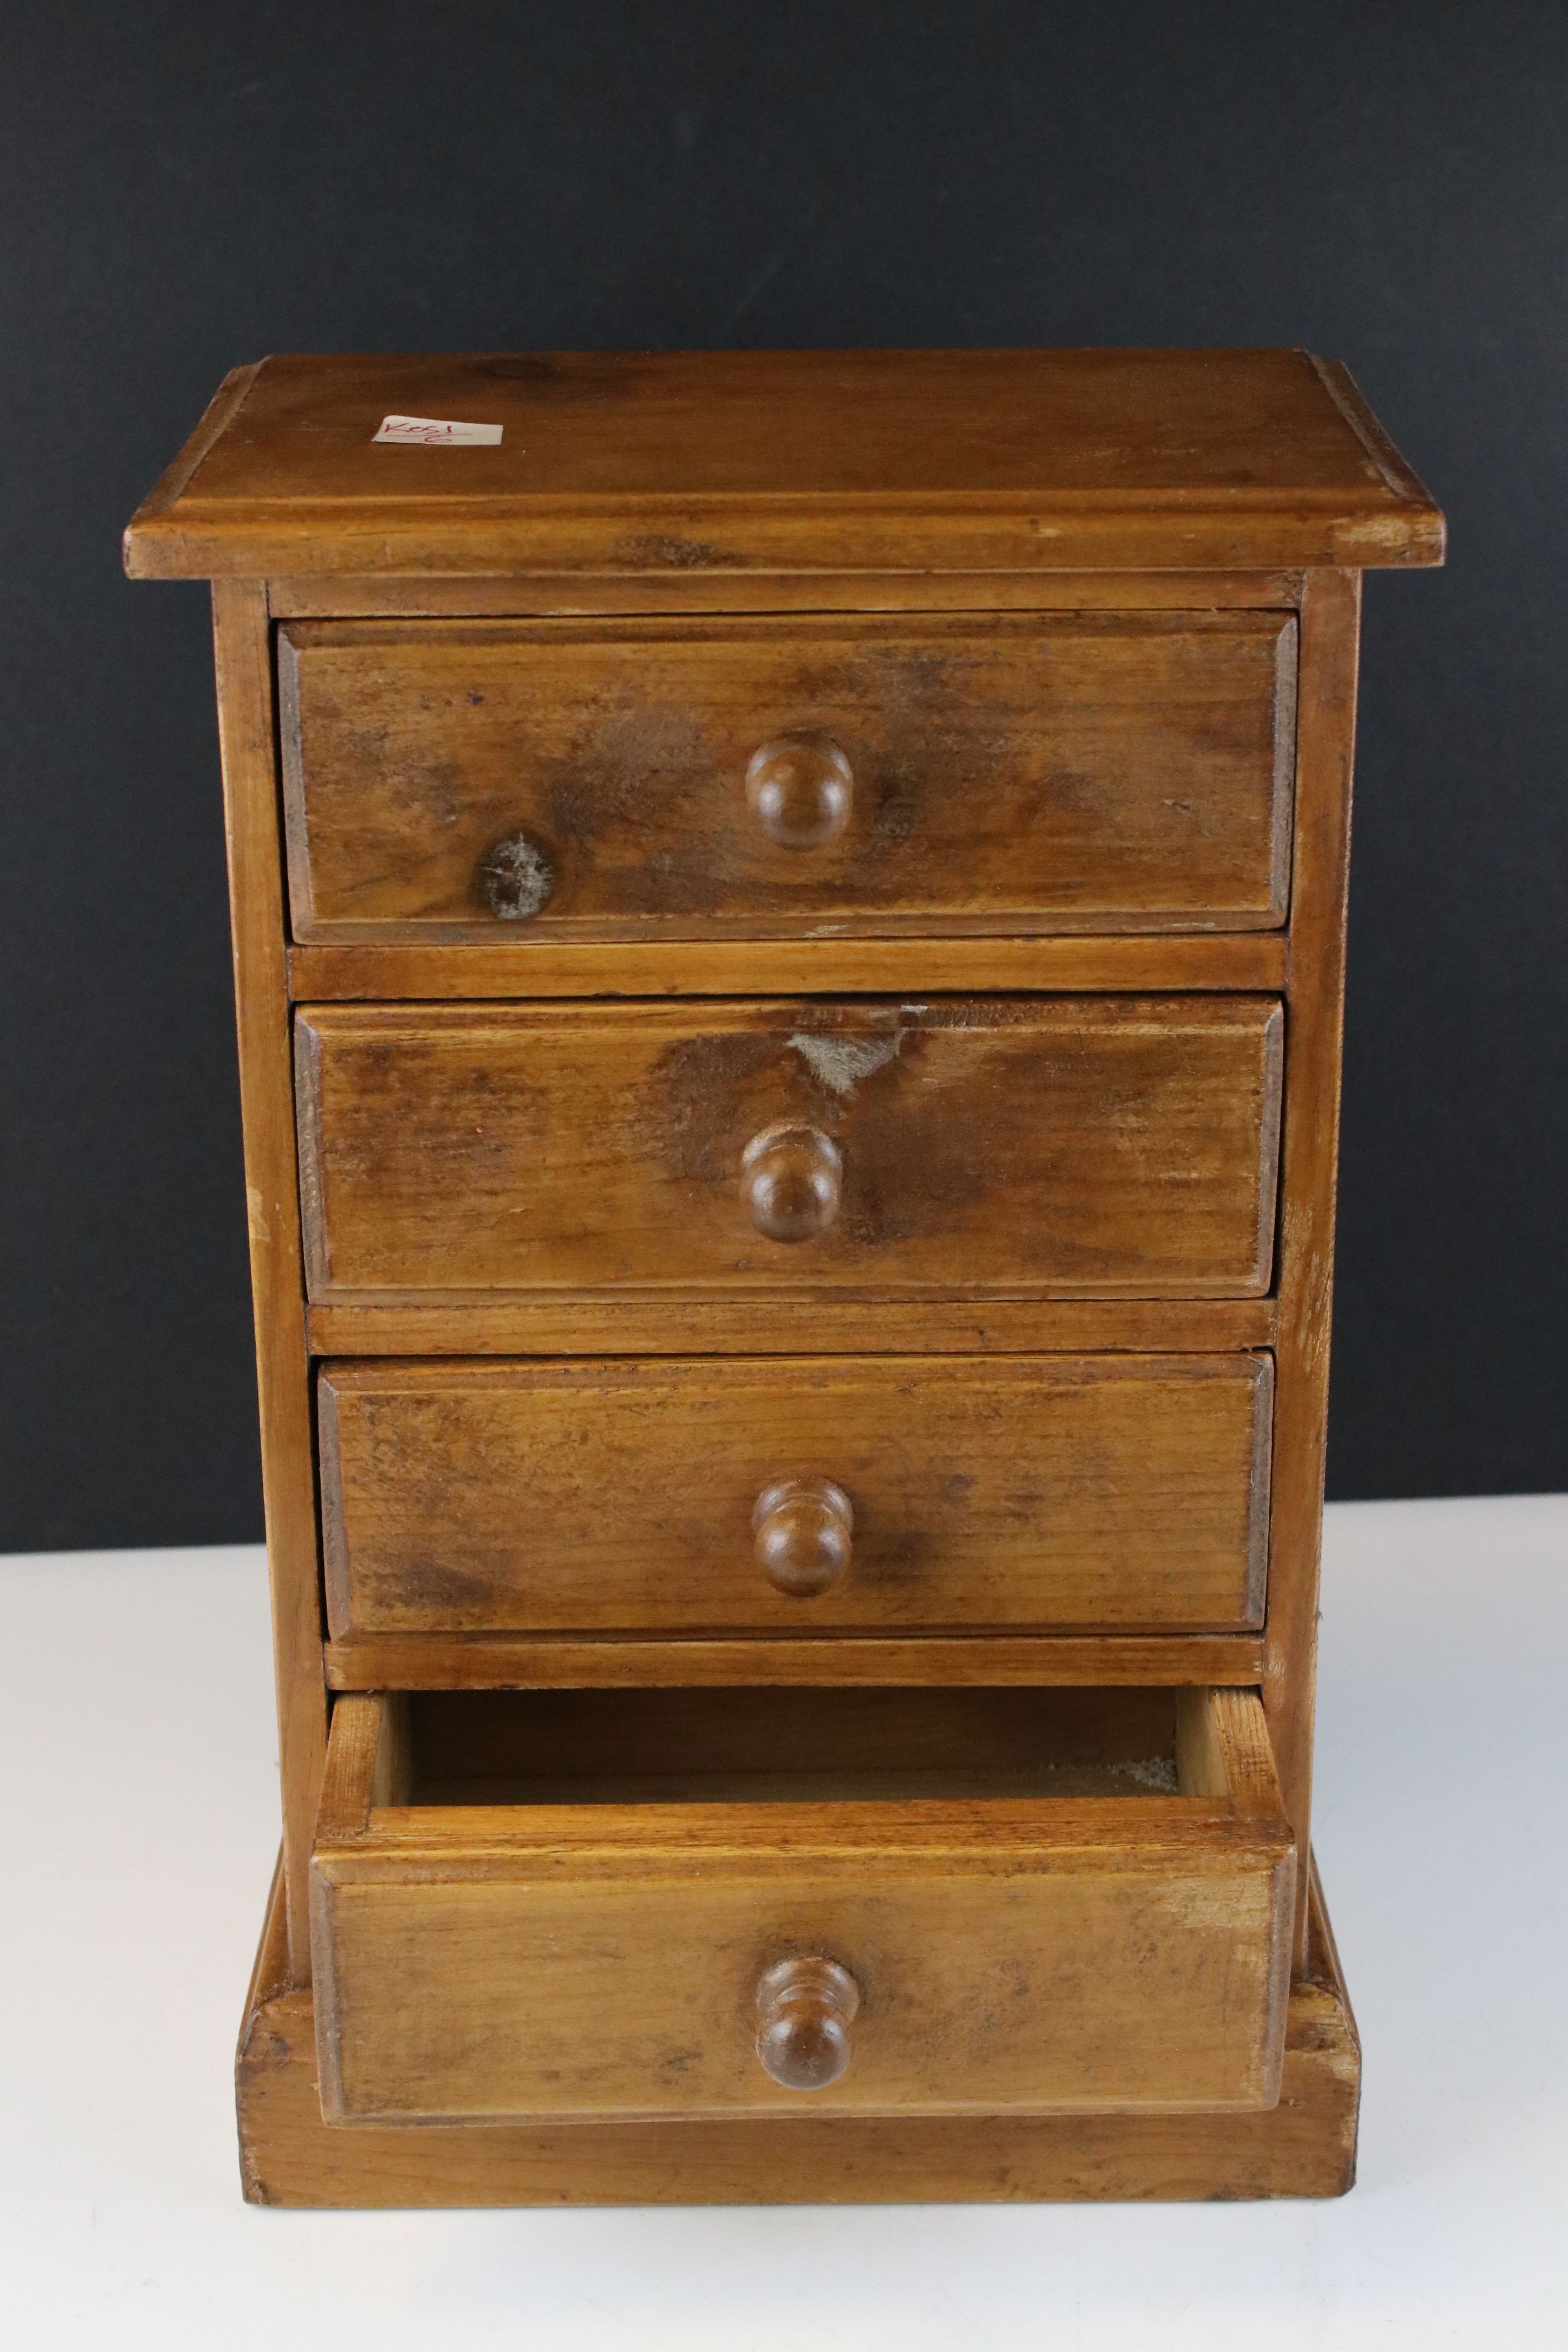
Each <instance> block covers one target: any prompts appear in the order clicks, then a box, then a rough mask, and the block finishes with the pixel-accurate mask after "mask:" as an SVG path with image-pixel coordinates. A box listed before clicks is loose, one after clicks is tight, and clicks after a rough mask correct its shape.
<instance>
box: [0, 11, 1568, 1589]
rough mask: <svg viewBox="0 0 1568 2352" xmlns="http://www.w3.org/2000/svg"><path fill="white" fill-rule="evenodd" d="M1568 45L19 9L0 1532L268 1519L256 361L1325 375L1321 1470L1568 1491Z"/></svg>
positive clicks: (1224, 20)
mask: <svg viewBox="0 0 1568 2352" xmlns="http://www.w3.org/2000/svg"><path fill="white" fill-rule="evenodd" d="M1565 97H1568V11H1565V10H1564V9H1563V7H1562V6H1561V5H1560V0H1541V5H1510V0H1489V5H1487V6H1485V7H1478V6H1476V5H1473V0H1467V5H1442V0H1423V5H1419V6H1417V5H1413V0H1406V5H1394V4H1393V0H1391V5H1378V0H1370V5H1369V0H1358V5H1318V0H1295V5H1293V6H1291V7H1290V8H1289V9H1265V8H1261V7H1259V6H1258V5H1255V4H1254V0H1244V5H1204V0H1184V5H1181V6H1172V5H1170V0H1158V5H1130V4H1129V5H1117V0H1097V5H1092V6H1090V5H1083V0H1077V5H1070V6H1063V5H1025V0H948V5H918V0H899V5H876V0H829V4H828V5H791V0H772V5H766V6H763V5H755V6H745V5H730V6H716V5H680V0H572V5H562V0H549V5H519V0H512V5H494V0H465V5H461V6H458V5H439V0H425V5H403V4H402V0H379V5H368V0H365V5H343V4H342V0H340V5H333V0H312V5H298V0H274V5H270V6H268V7H265V8H257V7H255V6H253V5H245V6H237V5H229V4H228V0H203V5H190V0H186V4H185V5H169V0H164V5H147V0H143V5H138V6H137V7H135V8H133V9H128V8H123V7H120V6H116V5H110V0H103V5H89V0H50V5H47V6H45V5H37V6H31V7H30V6H27V5H13V6H11V7H10V8H9V9H7V10H6V11H5V16H4V22H3V24H0V289H3V298H0V299H3V304H4V308H3V312H0V371H3V398H4V409H3V412H0V424H3V428H4V429H3V433H0V469H3V483H0V530H3V531H4V535H5V544H4V548H3V551H0V594H3V596H4V600H5V603H4V627H3V634H0V760H3V761H4V792H3V795H0V805H3V810H4V823H5V845H4V850H3V854H0V891H3V892H4V901H5V903H4V908H3V909H0V943H3V949H4V955H5V1014H4V1022H3V1024H0V1025H3V1034H4V1055H5V1069H4V1087H3V1091H0V1132H3V1145H4V1154H5V1159H4V1171H3V1175H0V1213H3V1218H4V1250H3V1280H4V1301H3V1306H0V1314H3V1324H0V1341H3V1357H0V1360H3V1362H4V1367H5V1409H4V1412H3V1414H0V1448H3V1459H0V1501H3V1511H0V1548H5V1549H23V1548H32V1547H51V1546H71V1545H86V1544H120V1543H124V1544H146V1543H154V1542H161V1543H183V1542H194V1541H202V1540H217V1539H222V1538H247V1537H251V1536H254V1535H256V1534H258V1532H259V1526H260V1509H259V1502H258V1483H257V1471H256V1443H255V1436H254V1427H253V1415H254V1396H253V1389H252V1381H251V1372H250V1364H249V1347H250V1340H249V1329H248V1314H249V1309H248V1299H247V1277H246V1265H245V1255H244V1242H243V1235H244V1223H245V1221H244V1214H243V1193H242V1186H241V1177H240V1160H239V1137H238V1120H237V1108H236V1084H235V1074H234V1066H233V1045H232V1033H231V1022H230V1013H229V1004H228V971H227V951H226V930H225V921H226V917H225V904H224V882H223V866H222V837H221V829H220V823H219V810H218V789H217V776H216V754H215V745H214V729H213V721H212V717H211V688H210V678H209V671H208V650H207V642H206V610H205V596H204V593H203V592H202V591H201V590H200V589H197V588H193V587H167V588H163V587H150V586H137V587H132V586H131V585H130V584H129V583H126V582H125V581H124V580H122V579H121V576H120V572H119V558H118V537H119V531H120V528H121V524H122V523H123V522H124V520H125V519H126V517H127V515H128V514H129V513H130V510H131V509H132V506H133V505H134V503H135V501H136V500H137V499H138V498H139V497H140V496H141V494H142V492H143V491H144V490H145V489H146V488H148V487H149V485H150V484H151V482H152V481H153V478H154V477H155V476H156V475H157V474H158V472H159V471H160V470H161V469H162V467H163V465H164V464H165V463H166V461H167V460H168V459H169V457H171V456H172V455H173V454H174V449H175V447H176V446H178V444H179V442H180V441H181V439H182V438H183V437H184V434H185V433H186V431H187V430H188V429H189V427H190V426H191V425H193V424H194V422H195V418H196V416H197V415H198V414H199V412H200V410H201V408H202V406H203V404H204V403H205V400H206V398H207V396H208V394H210V393H211V391H212V390H213V388H214V386H215V385H216V383H217V381H218V378H219V377H220V376H221V375H222V374H223V373H224V371H225V370H226V369H227V368H229V367H232V366H234V365H235V364H236V363H237V362H240V361H243V360H248V359H252V358H256V357H258V356H259V355H260V354H261V353H262V352H268V351H288V350H295V351H306V350H333V349H344V348H349V349H352V348H355V347H358V348H362V349H370V350H390V349H399V348H403V349H421V348H424V349H431V348H436V349H439V348H442V347H459V348H468V349H474V348H492V347H499V348H503V349H505V348H511V349H523V348H527V347H529V346H531V345H552V344H554V345H565V346H571V345H579V346H594V345H617V344H629V345H658V344H667V345H668V344H687V345H704V344H726V343H731V344H732V343H752V344H792V343H821V344H855V343H888V344H910V343H916V344H920V343H923V344H943V343H955V344H963V343H1051V342H1068V343H1091V342H1100V343H1118V342H1151V343H1159V342H1170V343H1186V344H1194V343H1272V342H1289V343H1306V344H1309V345H1311V346H1312V347H1314V348H1316V349H1317V350H1319V351H1321V352H1328V353H1331V354H1333V355H1335V356H1338V357H1340V358H1342V359H1344V360H1347V361H1348V362H1350V364H1351V366H1352V369H1353V370H1354V371H1355V373H1356V374H1357V376H1358V377H1359V379H1360V381H1361V383H1362V385H1363V388H1364V390H1365V391H1366V393H1367V394H1368V395H1369V397H1370V398H1371V400H1372V402H1373V404H1374V406H1375V407H1376V409H1377V410H1378V412H1379V414H1380V415H1382V417H1383V418H1384V421H1385V422H1386V424H1387V425H1388V426H1389V427H1390V429H1391V430H1392V432H1393V433H1394V436H1395V438H1396V439H1397V440H1398V441H1399V442H1400V444H1401V445H1402V446H1403V447H1404V448H1405V451H1406V453H1407V454H1408V456H1409V457H1410V458H1411V460H1412V462H1413V463H1414V464H1415V467H1417V469H1418V470H1419V471H1420V472H1421V473H1423V474H1424V475H1425V476H1426V478H1427V480H1428V481H1429V482H1430V484H1431V486H1432V487H1433V488H1434V489H1435V490H1436V493H1437V494H1438V496H1439V497H1440V498H1441V499H1442V500H1443V502H1444V503H1445V505H1446V506H1447V509H1448V513H1449V516H1450V520H1451V525H1452V547H1453V555H1452V560H1451V565H1450V568H1449V570H1448V571H1447V572H1438V573H1427V574H1419V575H1415V576H1413V577H1408V578H1397V577H1394V578H1389V577H1379V576H1377V575H1373V578H1372V580H1371V581H1370V583H1369V591H1368V597H1367V614H1366V637H1365V692H1364V699H1363V725H1362V737H1361V757H1360V766H1359V785H1358V794H1359V797H1358V813H1357V821H1356V862H1355V884H1354V895H1353V916H1352V952H1351V965H1350V977H1351V999H1350V1024H1349V1038H1348V1095H1347V1107H1346V1119H1345V1149H1344V1172H1343V1190H1342V1202H1343V1213H1342V1234H1341V1249H1340V1276H1339V1288H1338V1306H1337V1330H1336V1340H1335V1346H1336V1355H1335V1374H1334V1391H1333V1396H1334V1411H1333V1438H1332V1459H1331V1489H1332V1491H1333V1493H1335V1494H1336V1495H1341V1496H1379V1495H1385V1496H1387V1495H1412V1494H1415V1495H1419V1494H1447V1493H1454V1492H1466V1491H1484V1490H1508V1489H1520V1488H1543V1487H1554V1486H1568V1426H1565V1416H1564V1414H1563V1396H1562V1387H1563V1383H1562V1380H1561V1376H1560V1372H1559V1354H1558V1346H1559V1333H1560V1330H1561V1328H1562V1326H1563V1322H1564V1319H1565V1316H1568V1254H1565V1253H1564V1251H1563V1248H1562V1246H1561V1231H1560V1225H1561V1220H1560V1209H1559V1203H1560V1202H1561V1199H1562V1196H1563V1167H1564V1151H1563V1145H1564V1123H1565V1118H1568V1089H1565V1087H1564V1084H1563V1052H1562V1040H1563V1012H1564V993H1565V981H1564V970H1565V964H1568V927H1565V924H1564V907H1563V898H1564V889H1563V880H1564V848H1565V840H1564V834H1565V820H1564V793H1563V736H1564V727H1565V722H1568V658H1565V656H1564V650H1563V620H1564V612H1563V606H1564V585H1563V583H1564V580H1565V578H1568V566H1565V565H1564V562H1563V546H1562V541H1563V530H1564V523H1565V520H1568V504H1565V499H1564V492H1565V489H1568V479H1565V475H1568V454H1565V453H1568V436H1565V433H1564V424H1565V413H1564V389H1565V387H1564V364H1563V363H1564V359H1565V356H1568V308H1565V303H1564V296H1565V293H1568V268H1565V266H1564V265H1565V262H1568V163H1565V158H1564V131H1565V125H1568V110H1565V106H1564V100H1565Z"/></svg>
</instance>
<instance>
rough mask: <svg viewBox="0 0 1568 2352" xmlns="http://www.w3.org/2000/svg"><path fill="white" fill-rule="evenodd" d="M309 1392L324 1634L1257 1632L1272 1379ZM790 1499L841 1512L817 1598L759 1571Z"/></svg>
mask: <svg viewBox="0 0 1568 2352" xmlns="http://www.w3.org/2000/svg"><path fill="white" fill-rule="evenodd" d="M317 1395H318V1414H319V1426H320V1432H321V1479H322V1514H323V1529H324V1535H325V1543H326V1568H327V1604H328V1618H329V1622H330V1624H331V1631H332V1633H333V1634H334V1635H336V1636H343V1635H349V1634H355V1633H358V1634H374V1633H509V1632H524V1631H528V1630H538V1631H556V1632H570V1631H583V1632H586V1631H591V1630H598V1629H604V1630H608V1631H614V1630H617V1629H620V1630H625V1629H627V1628H638V1627H641V1628H647V1629H650V1630H651V1629H669V1630H680V1631H687V1632H698V1631H702V1630H719V1631H723V1630H728V1631H731V1632H735V1631H757V1632H773V1633H795V1632H802V1631H805V1632H811V1633H822V1632H825V1631H830V1630H832V1631H849V1630H870V1629H888V1630H893V1629H901V1630H914V1631H918V1630H921V1629H924V1630H928V1631H940V1630H942V1629H945V1628H956V1627H1003V1626H1009V1627H1027V1626H1037V1627H1047V1626H1058V1627H1060V1626H1075V1625H1084V1626H1088V1625H1103V1626H1106V1627H1116V1628H1118V1629H1130V1628H1142V1629H1153V1628H1160V1627H1163V1628H1169V1629H1171V1630H1173V1631H1184V1630H1189V1629H1192V1630H1196V1629H1204V1628H1211V1629H1220V1628H1226V1627H1230V1628H1242V1627H1246V1626H1249V1625H1256V1624H1258V1623H1260V1622H1262V1608H1263V1589H1264V1570H1265V1563H1266V1559H1267V1532H1268V1424H1269V1420H1270V1409H1271V1402H1272V1381H1271V1378H1270V1367H1269V1362H1268V1358H1267V1357H1259V1356H1238V1357H1235V1358H1227V1357H1223V1356H1217V1357H1206V1358H1205V1357H1191V1358H1170V1357H1142V1356H1121V1357H1113V1358H1110V1359H1109V1360H1106V1359H1095V1358H1068V1359H1065V1360H1064V1359H1059V1358H1058V1359H1050V1358H1045V1359H1033V1360H1032V1359H1027V1358H1016V1357H1014V1358H1006V1357H1004V1358H996V1359H992V1360H984V1359H980V1360H976V1359H970V1358H963V1357H957V1358H954V1357H942V1356H932V1357H927V1358H916V1359H910V1358H896V1357H895V1358H877V1359H873V1360H867V1359H859V1360H857V1359H855V1358H853V1357H847V1358H846V1357H838V1358H829V1359H824V1358H820V1357H819V1358H805V1359H788V1358H785V1359H774V1360H768V1361H763V1362H758V1361H756V1360H747V1359H743V1358H742V1359H731V1360H728V1361H724V1362H716V1361H705V1362H700V1363H684V1364H683V1363H679V1362H675V1363H660V1362H657V1361H656V1362H654V1363H652V1364H642V1363H637V1362H635V1361H631V1362H628V1361H619V1362H614V1363H599V1364H592V1363H590V1364H585V1365H582V1366H571V1365H561V1364H543V1365H533V1364H506V1365H494V1364H486V1363H475V1362H467V1363H458V1364H439V1363H437V1364H431V1363H420V1362H407V1361H405V1362H402V1363H392V1364H384V1363H377V1364H357V1363H337V1364H331V1365H328V1366H326V1367H325V1368H324V1369H323V1371H322V1373H321V1379H320V1381H319V1384H318V1391H317ZM786 1478H789V1479H813V1478H815V1479H819V1480H820V1479H826V1480H830V1481H832V1482H833V1484H834V1485H835V1486H837V1488H838V1489H840V1490H841V1491H842V1492H843V1493H844V1495H845V1496H847V1501H848V1504H849V1507H850V1510H851V1513H852V1529H851V1533H850V1536H849V1538H848V1544H849V1557H848V1562H847V1567H845V1568H843V1569H842V1570H840V1572H838V1573H837V1575H836V1576H835V1577H834V1580H833V1581H832V1582H831V1583H829V1584H828V1585H826V1589H823V1590H815V1591H810V1592H809V1593H805V1592H798V1591H781V1590H779V1589H778V1588H777V1586H776V1585H775V1584H774V1583H773V1582H772V1581H770V1580H769V1579H768V1577H767V1576H766V1575H765V1574H764V1573H763V1567H762V1566H761V1564H760V1562H759V1558H758V1552H757V1548H756V1534H755V1529H754V1525H753V1520H754V1513H755V1507H756V1505H757V1503H758V1498H759V1496H762V1495H763V1494H764V1492H765V1491H766V1490H768V1489H770V1488H771V1487H773V1486H774V1484H775V1483H776V1482H778V1481H780V1480H783V1479H786Z"/></svg>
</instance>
